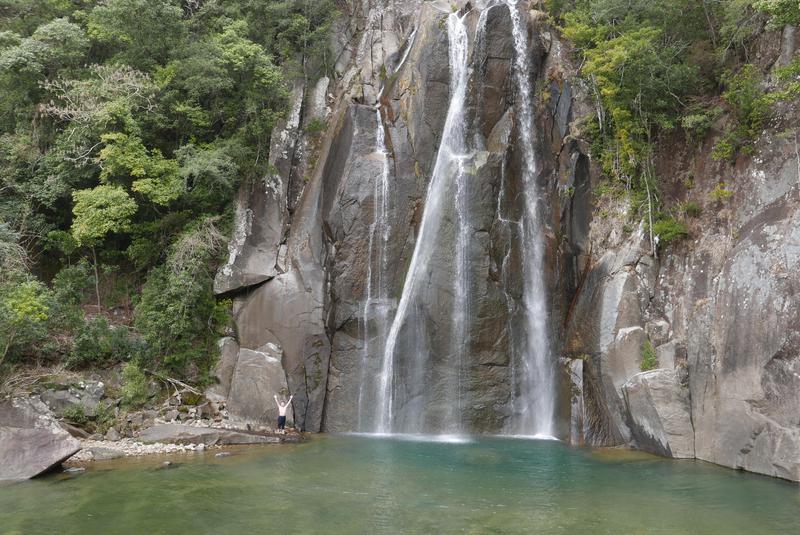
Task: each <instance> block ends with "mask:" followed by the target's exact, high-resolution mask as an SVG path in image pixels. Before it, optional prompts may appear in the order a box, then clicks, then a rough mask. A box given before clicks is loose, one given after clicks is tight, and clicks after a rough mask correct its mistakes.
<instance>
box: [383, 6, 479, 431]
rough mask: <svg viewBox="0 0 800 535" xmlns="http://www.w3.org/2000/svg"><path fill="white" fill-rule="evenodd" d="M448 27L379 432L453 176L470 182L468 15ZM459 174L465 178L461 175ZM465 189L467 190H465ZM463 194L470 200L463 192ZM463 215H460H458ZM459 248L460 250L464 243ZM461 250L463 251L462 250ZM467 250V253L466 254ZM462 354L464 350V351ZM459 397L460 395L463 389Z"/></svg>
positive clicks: (386, 364) (386, 366) (390, 408)
mask: <svg viewBox="0 0 800 535" xmlns="http://www.w3.org/2000/svg"><path fill="white" fill-rule="evenodd" d="M447 30H448V38H449V45H450V47H449V51H450V75H451V77H450V79H451V92H450V104H449V107H448V110H447V117H446V119H445V125H444V131H443V134H442V141H441V144H440V147H439V152H438V154H437V156H436V163H435V165H434V169H433V176H432V178H431V182H430V185H429V186H428V193H427V196H426V200H425V211H424V214H423V216H422V222H421V224H420V230H419V235H418V236H417V240H416V244H415V247H414V254H413V255H412V258H411V265H410V266H409V269H408V272H407V273H406V278H405V282H404V284H403V293H402V296H401V297H400V303H399V305H398V308H397V312H396V314H395V316H394V318H393V320H392V325H391V328H390V329H389V334H388V336H387V338H386V345H385V349H384V353H383V363H382V368H381V373H380V380H379V388H378V403H377V410H378V418H377V425H376V431H377V432H379V433H389V432H391V431H393V428H392V427H393V419H394V409H395V407H394V374H395V351H396V349H397V343H398V337H399V335H400V330H401V328H403V326H404V325H405V323H406V321H407V319H408V315H409V308H410V307H411V304H412V302H413V300H414V298H415V297H416V296H417V292H418V290H419V285H420V281H421V280H422V279H423V278H424V277H425V276H426V269H427V266H428V263H429V261H430V259H431V256H432V254H433V249H434V247H435V243H436V240H435V237H436V232H437V230H438V229H439V227H440V223H441V221H442V218H443V215H444V212H445V201H446V200H447V199H446V197H447V192H448V191H449V190H450V188H451V186H452V182H453V180H456V181H457V188H458V186H459V184H458V181H459V180H461V181H462V182H463V181H464V180H465V179H464V178H463V175H464V159H465V158H466V157H467V154H466V152H467V147H466V117H465V103H466V94H467V82H468V80H469V69H468V38H467V29H466V26H465V25H464V21H463V18H462V17H459V16H458V14H457V13H451V14H450V15H449V16H448V18H447ZM459 177H462V178H460V179H459ZM462 185H463V184H462ZM460 191H464V188H462V189H461V190H460ZM460 197H463V198H464V199H465V197H464V196H460ZM457 208H458V207H457ZM460 218H461V216H459V219H460ZM460 220H461V219H460ZM464 223H465V222H464ZM464 228H465V225H464V224H461V223H459V232H458V234H459V238H458V239H459V240H461V238H462V233H463V232H462V229H464ZM458 247H459V248H460V244H459V245H458ZM458 254H462V253H461V252H460V251H459V253H458ZM463 254H466V252H464V253H463ZM465 261H466V259H465V257H460V258H458V259H457V264H458V266H462V265H463V263H464V262H465ZM463 269H464V268H462V267H457V270H463ZM459 278H460V277H459ZM456 284H457V285H458V286H457V287H456V288H455V290H456V293H457V294H458V293H459V292H463V296H459V295H456V297H455V300H456V301H458V300H459V299H466V292H467V288H466V287H462V286H461V282H459V281H457V282H456ZM462 312H463V311H462ZM465 317H466V316H462V317H461V318H454V325H453V327H454V328H453V332H454V336H455V333H457V332H458V330H459V329H462V330H463V325H464V321H465V320H464V318H465ZM412 334H413V333H412ZM459 347H460V348H461V349H459V350H458V351H463V338H462V339H461V341H460V343H459ZM459 355H461V354H460V353H459ZM413 358H415V359H418V360H419V359H427V358H428V355H426V354H422V353H421V352H418V353H417V354H415V355H413ZM457 373H458V374H459V375H457V377H459V378H460V371H458V372H457ZM459 387H460V384H457V385H455V388H459ZM457 399H460V393H459V394H458V398H457ZM456 410H458V407H456Z"/></svg>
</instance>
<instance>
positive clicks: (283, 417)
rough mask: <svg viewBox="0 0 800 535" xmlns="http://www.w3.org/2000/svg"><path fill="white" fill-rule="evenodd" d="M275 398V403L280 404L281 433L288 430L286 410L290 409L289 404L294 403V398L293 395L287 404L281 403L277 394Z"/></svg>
mask: <svg viewBox="0 0 800 535" xmlns="http://www.w3.org/2000/svg"><path fill="white" fill-rule="evenodd" d="M273 397H274V398H275V403H277V404H278V429H279V430H281V431H285V428H286V409H288V408H289V404H290V403H291V402H292V398H293V397H294V396H293V395H292V396H289V399H288V400H287V401H286V403H281V402H280V401H278V395H277V394H275V395H274V396H273Z"/></svg>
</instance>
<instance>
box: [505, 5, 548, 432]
mask: <svg viewBox="0 0 800 535" xmlns="http://www.w3.org/2000/svg"><path fill="white" fill-rule="evenodd" d="M505 1H506V4H507V5H508V8H509V11H510V12H511V22H512V33H513V38H514V50H515V54H514V78H515V81H516V85H517V99H516V102H515V107H516V113H517V118H518V121H517V124H518V126H517V130H518V132H519V135H520V143H519V145H520V146H521V148H522V153H523V154H522V156H523V158H522V159H523V162H522V163H523V175H524V182H525V221H524V224H523V226H522V238H523V239H522V253H523V254H522V257H523V282H524V295H523V304H524V308H525V326H526V331H527V332H526V344H525V354H524V355H523V358H522V359H521V360H522V362H521V368H522V369H521V370H519V371H521V373H516V375H518V376H519V381H520V384H519V399H518V400H516V401H518V405H519V410H518V414H517V415H516V421H515V424H514V432H515V433H517V434H522V435H540V436H548V437H550V436H552V435H553V434H554V418H555V370H554V366H553V361H552V352H551V345H550V336H549V333H548V311H547V297H546V286H545V280H544V229H543V222H542V215H541V214H540V208H541V207H540V204H541V199H540V192H539V188H538V186H537V184H536V177H537V174H538V172H539V165H538V161H537V157H536V152H535V147H534V137H533V129H534V121H533V101H532V94H531V83H530V64H529V62H528V29H527V24H526V23H525V22H524V21H523V19H522V16H521V14H520V7H519V6H518V5H517V4H518V1H517V0H505ZM515 372H516V370H515Z"/></svg>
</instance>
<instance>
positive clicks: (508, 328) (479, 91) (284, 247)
mask: <svg viewBox="0 0 800 535" xmlns="http://www.w3.org/2000/svg"><path fill="white" fill-rule="evenodd" d="M457 4H458V7H459V8H460V9H463V10H464V12H466V11H468V10H469V9H470V8H471V9H472V11H470V12H469V15H468V18H467V21H468V27H469V28H470V32H471V35H472V36H474V39H473V40H472V42H471V46H470V57H471V59H470V65H471V68H472V71H471V73H470V86H469V91H468V93H469V97H468V103H467V106H468V114H469V116H470V125H469V136H470V138H471V139H474V140H475V144H476V146H478V147H480V150H478V151H476V153H475V154H476V156H475V158H474V161H473V162H472V165H473V166H474V167H473V170H472V171H471V174H470V176H471V181H472V183H474V184H475V185H476V186H477V187H475V188H473V189H472V196H471V197H470V198H469V201H468V202H469V205H470V210H471V212H472V214H473V216H474V217H473V220H471V221H470V226H471V229H470V230H471V233H472V240H473V242H472V243H473V244H474V247H473V249H472V250H471V253H470V258H469V263H470V272H471V273H473V274H474V276H473V278H472V279H471V287H470V295H471V299H472V302H473V303H474V307H473V308H472V309H471V319H470V325H469V340H468V346H469V349H470V351H469V357H468V360H469V362H468V363H467V366H466V368H467V370H468V372H467V374H466V386H465V388H466V392H467V396H468V400H469V403H468V405H467V407H466V409H465V414H466V420H467V421H468V426H469V429H470V430H472V431H475V432H491V433H497V432H503V430H504V429H505V428H506V426H507V422H508V418H509V416H510V415H511V412H512V410H513V407H512V400H513V397H514V383H513V377H512V370H511V363H512V362H513V360H514V359H515V358H520V355H519V347H518V345H519V343H518V340H516V339H515V338H516V337H515V332H517V333H518V332H520V331H519V329H520V328H521V319H520V315H521V314H520V312H521V309H520V303H521V291H522V289H521V285H522V281H521V280H520V272H521V269H519V266H520V261H521V255H520V250H519V235H518V232H517V231H516V230H515V226H514V225H513V224H510V222H511V223H513V221H514V220H515V219H518V218H519V216H520V213H521V209H522V206H521V204H520V203H521V193H522V187H523V182H522V180H521V177H520V165H521V161H520V158H521V150H520V147H519V146H518V143H519V137H520V136H519V135H518V133H517V131H516V128H517V126H518V125H517V124H516V122H515V116H514V99H515V97H516V95H515V88H514V87H513V76H512V73H511V68H512V67H511V61H512V58H513V44H512V42H511V31H510V20H509V15H508V9H507V7H505V6H504V5H503V3H502V2H490V1H479V2H458V3H457ZM531 4H533V3H531ZM492 6H494V7H492ZM526 7H534V6H532V5H530V6H529V5H527V4H526ZM451 10H452V7H451V5H450V3H449V2H422V1H409V2H392V1H388V2H374V3H373V2H368V1H367V0H364V1H363V2H361V3H355V4H354V5H353V6H352V9H351V11H350V12H349V13H348V14H347V16H345V17H343V18H342V20H341V21H340V22H339V25H340V27H339V28H337V30H336V31H335V32H334V41H333V42H332V45H331V46H332V48H333V50H334V52H335V56H336V57H337V58H338V59H337V63H336V73H335V76H333V77H332V79H330V80H329V79H327V78H324V79H322V80H320V81H318V82H315V84H314V85H313V86H308V87H306V86H304V85H303V84H302V83H298V84H297V85H296V87H295V88H294V98H295V101H294V107H293V109H292V113H291V114H290V115H289V116H288V117H287V119H286V120H285V123H284V124H283V125H281V126H280V128H278V129H276V131H275V133H274V135H273V139H272V143H271V150H270V157H269V162H270V164H271V167H270V169H271V170H272V171H271V172H270V174H268V175H267V176H265V177H264V178H263V180H259V181H255V182H253V183H249V184H245V185H244V186H243V188H242V190H241V191H240V196H239V200H238V203H237V209H236V227H235V233H234V236H233V239H232V242H231V253H230V258H229V262H228V263H227V265H226V266H225V267H223V268H222V269H221V270H220V273H219V274H218V277H217V280H216V289H217V291H218V292H219V293H220V294H221V295H227V296H231V297H233V299H234V316H235V320H236V337H235V338H236V339H235V341H232V342H229V343H228V345H227V346H226V347H227V349H226V350H224V351H223V353H224V354H225V355H227V356H226V357H225V358H224V359H223V361H224V364H222V363H221V367H222V371H221V375H222V376H224V377H228V378H230V379H225V380H223V383H226V382H227V381H230V384H229V385H228V384H223V385H220V386H218V387H217V395H220V396H222V397H227V398H228V399H229V403H230V401H231V396H233V397H237V396H235V395H233V393H234V392H240V393H241V392H243V391H246V389H245V390H242V386H241V385H240V383H242V382H246V381H250V382H251V383H252V377H251V375H252V373H257V374H261V375H263V377H264V378H263V380H262V382H261V383H259V384H262V386H263V388H262V387H255V386H254V387H253V388H252V389H251V390H253V391H256V392H261V390H264V392H266V390H269V389H274V388H282V387H283V385H285V388H287V389H288V391H291V392H292V393H293V394H294V395H295V400H294V410H295V411H294V412H295V420H296V423H297V424H298V426H300V427H302V428H304V429H307V430H312V431H319V430H324V431H331V432H338V431H353V430H356V429H357V428H358V422H359V412H358V407H359V399H360V396H363V395H364V394H363V385H364V381H365V380H366V381H369V380H376V373H377V370H378V369H379V368H378V366H379V363H378V357H379V356H378V355H366V354H365V346H364V340H365V338H366V337H368V336H369V335H370V333H371V332H373V331H372V329H374V326H371V325H370V322H369V318H365V315H364V306H363V304H364V299H365V295H366V287H365V285H366V280H367V276H366V273H367V270H368V262H369V260H368V256H369V255H368V254H367V249H368V246H369V231H370V225H371V223H372V221H373V220H374V218H375V211H376V199H375V196H374V191H375V181H376V180H378V179H379V177H380V176H381V173H382V165H383V163H382V159H381V158H380V157H379V156H380V155H379V154H377V153H376V145H375V140H376V133H377V131H378V129H380V128H382V129H383V132H384V137H385V142H386V148H387V151H388V152H389V153H390V160H389V161H390V179H391V191H392V198H391V202H390V203H389V215H388V217H389V220H390V222H391V225H390V226H391V229H392V232H391V238H390V240H389V247H388V250H387V262H388V264H389V265H390V266H392V270H390V276H389V279H390V280H389V282H388V285H389V286H390V287H391V289H392V295H394V296H396V297H397V296H399V295H400V293H401V292H402V284H403V281H404V276H405V271H406V269H407V266H408V265H409V262H410V258H411V255H412V252H413V249H414V244H415V241H416V239H417V233H418V230H419V223H420V220H421V217H422V211H423V210H424V200H425V193H426V190H427V186H428V181H429V179H430V176H431V172H432V168H433V165H434V161H435V157H436V152H437V148H438V146H439V142H440V138H441V135H442V129H443V125H444V120H445V113H446V110H447V105H448V100H449V96H450V95H449V92H450V80H449V76H448V73H449V69H448V40H447V32H446V27H445V25H444V24H443V21H444V20H445V17H446V16H447V15H448V14H449V13H450V12H451ZM525 13H526V15H527V19H528V22H529V28H530V39H529V42H530V43H531V51H530V53H531V58H532V64H533V67H534V68H533V72H532V73H531V76H532V79H533V81H534V87H535V90H536V107H537V116H536V123H537V136H536V143H537V147H536V148H537V152H538V154H539V160H540V165H541V171H540V175H539V177H538V180H539V183H540V186H541V188H542V191H543V192H544V193H545V196H546V200H547V202H546V203H545V204H546V205H547V207H548V213H547V214H546V215H545V229H546V230H545V232H546V243H547V250H546V257H547V272H546V277H547V279H548V281H549V287H550V289H551V292H550V294H549V296H548V297H549V301H550V305H551V307H550V311H551V316H550V318H551V329H552V331H553V338H554V339H555V340H558V341H559V344H560V345H559V347H558V348H557V349H559V350H560V353H561V357H562V359H561V362H562V363H563V364H564V366H563V369H564V373H563V376H562V381H561V388H560V394H559V395H560V398H559V404H558V405H559V414H560V427H559V435H560V436H562V437H563V438H565V439H567V438H568V439H569V440H571V441H572V442H574V443H585V444H588V445H595V446H605V445H620V444H632V445H634V446H637V447H639V448H642V449H645V450H647V451H651V452H654V453H658V454H661V455H667V456H672V457H681V458H684V457H685V458H693V457H696V458H699V459H704V460H708V461H711V462H715V463H719V464H722V465H725V466H731V467H736V468H743V469H746V470H750V471H755V472H760V473H765V474H770V475H775V476H779V477H784V478H788V479H795V480H800V421H798V417H797V415H798V414H800V310H798V307H799V306H800V305H798V300H797V291H798V286H799V285H800V275H799V274H798V273H800V272H798V270H797V268H796V266H797V265H798V259H799V258H798V257H799V256H800V224H799V223H800V221H798V219H800V215H799V214H798V206H800V174H799V172H798V170H799V169H800V167H799V165H800V164H799V163H798V162H800V157H798V156H797V154H798V153H797V142H796V139H795V137H792V136H787V135H782V134H779V133H778V132H783V131H786V130H787V129H788V128H789V127H791V126H792V125H793V124H796V122H797V119H798V118H800V117H798V111H797V109H796V107H795V105H794V104H792V105H787V106H786V108H785V109H783V110H780V113H779V114H777V115H778V117H781V118H782V119H781V120H780V121H777V122H776V123H774V124H770V125H769V127H768V128H767V130H765V132H764V133H763V135H762V136H761V138H760V139H759V140H758V143H757V145H756V151H755V153H754V154H753V155H752V156H748V157H740V158H739V160H737V162H736V163H735V165H729V164H727V163H724V162H715V161H714V160H712V159H711V157H710V153H711V147H713V143H714V141H715V139H716V137H717V136H719V135H720V133H721V131H722V130H723V129H724V126H725V123H724V122H725V121H726V120H727V119H726V118H724V117H723V118H722V119H720V122H719V123H718V124H716V125H715V126H714V129H713V131H712V133H711V134H710V135H709V137H708V138H707V139H706V140H705V141H704V142H703V143H702V145H700V146H696V145H691V144H689V143H688V142H687V141H686V140H685V139H683V137H682V136H680V135H678V134H676V135H670V136H665V137H664V138H663V139H661V140H659V146H660V147H662V150H661V156H660V157H658V158H657V161H656V165H657V168H658V175H659V177H660V180H661V182H662V192H661V195H662V202H663V203H664V205H665V206H673V207H674V206H676V205H677V204H678V203H681V202H686V201H693V202H696V203H698V205H700V207H701V214H700V216H699V217H697V218H695V219H694V220H693V221H692V223H691V227H692V228H691V238H690V239H688V240H685V241H683V242H679V243H676V244H670V245H669V246H667V247H662V248H660V250H659V251H658V255H654V254H653V250H652V247H651V244H650V242H649V237H648V235H647V232H646V227H645V226H644V224H641V225H639V226H638V227H637V226H636V225H634V226H633V228H629V227H628V226H627V225H625V224H624V223H625V219H626V217H627V216H626V213H627V203H626V202H625V201H621V200H614V199H607V198H605V199H603V200H599V199H598V197H597V196H596V195H595V193H594V188H595V187H596V186H597V185H598V184H599V182H600V173H599V171H598V169H597V168H596V165H595V164H594V163H593V162H592V159H591V153H590V150H589V144H588V142H587V140H583V139H581V138H580V134H579V131H578V130H577V129H576V125H577V124H579V123H580V121H581V120H583V119H584V118H585V117H587V116H591V115H592V114H593V113H594V109H593V98H592V97H591V95H590V94H589V93H588V91H587V90H586V88H584V87H583V86H582V85H581V83H580V82H579V81H578V79H577V77H576V66H575V65H574V64H573V63H572V59H571V55H570V50H569V46H568V43H565V42H563V41H562V40H561V39H560V38H559V36H558V34H557V32H555V31H554V30H553V29H552V28H550V27H549V26H548V25H547V23H546V21H545V20H544V19H545V17H544V16H543V14H542V13H540V12H538V11H536V10H535V9H525ZM482 16H483V19H481V17H482ZM483 23H485V29H484V30H483V31H484V33H483V35H482V39H483V40H481V38H479V36H478V33H479V32H477V31H476V30H477V28H478V25H479V24H483ZM765 39H767V40H768V39H772V40H773V41H776V43H777V44H775V46H766V45H765V46H763V47H761V50H762V52H763V53H761V56H759V58H760V59H759V61H760V62H761V66H762V67H763V68H764V69H765V70H768V69H769V68H770V66H771V65H772V64H773V63H774V62H776V61H783V62H784V63H785V62H786V61H787V58H791V57H792V56H793V54H795V53H796V51H795V49H794V48H795V47H794V43H793V41H792V40H791V39H788V40H787V39H783V40H781V39H780V35H779V34H776V35H772V36H769V35H768V36H766V37H765ZM376 109H377V110H379V111H380V113H379V114H378V113H376ZM379 117H380V122H379ZM312 119H323V120H325V121H326V122H327V125H328V128H327V131H326V132H325V133H324V134H323V135H322V136H321V137H319V138H315V137H312V136H308V135H306V134H305V133H304V125H307V124H308V122H309V121H311V120H312ZM720 182H725V184H727V187H729V188H730V189H731V190H732V191H733V192H734V194H733V196H732V198H731V199H730V200H728V201H716V200H714V198H713V197H712V195H711V192H712V191H713V190H714V188H716V187H717V185H718V184H719V183H720ZM687 183H691V184H693V188H692V189H687V188H686V186H685V184H687ZM450 219H452V216H451V217H450ZM448 224H452V221H449V222H448V221H447V218H446V221H445V223H443V225H445V226H446V225H448ZM432 262H433V263H434V264H436V266H437V267H436V269H434V270H432V272H436V273H439V274H440V276H445V277H446V275H447V274H448V273H453V266H452V263H453V259H452V258H448V257H447V255H439V256H435V257H434V258H433V260H432ZM441 282H442V281H437V280H436V279H432V280H431V281H430V282H429V284H432V285H436V284H439V283H441ZM447 299H448V297H447V295H446V292H442V294H441V297H440V299H439V300H438V301H437V302H436V303H434V302H431V303H425V304H424V305H423V306H424V308H425V310H426V318H427V321H429V322H431V325H434V326H435V327H436V329H437V332H438V333H440V334H441V336H442V337H446V336H447V328H448V327H447V326H446V323H447V321H446V320H447V318H444V317H441V310H444V309H446V308H447V307H445V306H443V303H446V300H447ZM449 299H452V297H449ZM435 338H436V337H434V338H433V339H430V340H421V341H419V342H418V343H424V344H428V350H429V351H431V352H432V354H437V351H438V349H439V348H438V346H437V340H436V339H435ZM648 342H649V343H650V344H651V345H652V346H653V348H654V351H655V353H656V355H657V360H658V368H657V369H655V370H651V371H647V372H642V371H641V359H642V354H643V348H644V347H645V345H646V344H647V343H648ZM231 344H236V345H235V349H231V348H232V347H233V346H231ZM254 355H267V356H269V357H270V358H272V359H273V360H272V361H270V362H271V363H272V364H273V365H270V366H266V365H264V366H260V367H258V366H255V365H253V362H252V361H253V357H254ZM243 356H246V358H247V360H248V362H250V364H247V366H245V365H244V364H242V365H241V366H240V362H239V361H241V360H242V359H243V358H244V357H243ZM263 360H264V361H265V362H266V358H265V359H263ZM277 360H279V361H280V366H275V365H274V361H277ZM262 364H263V363H262ZM399 365H400V366H401V367H402V366H403V365H404V363H403V362H402V361H400V363H399ZM447 367H448V363H447V361H446V360H445V359H444V358H443V359H442V361H441V362H438V363H437V362H432V363H431V365H430V367H429V368H428V369H426V370H424V373H427V374H431V375H432V376H437V374H444V373H446V370H447ZM256 369H258V371H257V372H250V371H245V370H256ZM240 370H241V372H240ZM237 377H238V378H237ZM442 384H444V383H442ZM415 387H416V385H415V383H414V382H413V381H409V382H408V384H405V385H402V388H403V389H405V390H404V393H403V398H404V399H406V400H407V402H408V404H409V407H413V401H412V400H414V399H415V398H419V397H420V396H421V393H420V392H417V391H415ZM262 394H263V392H262V393H257V394H252V396H254V399H256V400H257V401H255V402H252V399H249V397H250V394H244V395H243V396H242V395H238V397H240V398H241V399H240V401H241V403H242V406H245V407H246V406H248V403H249V404H250V408H247V409H242V411H241V413H242V418H243V419H248V418H250V419H257V418H256V416H255V412H257V408H258V406H259V404H260V403H261V401H260V399H261V397H262ZM234 405H236V402H234ZM428 410H429V412H430V414H431V415H433V416H431V418H435V417H436V416H435V415H436V414H437V412H440V411H441V410H443V409H442V407H441V406H440V405H437V398H436V397H435V396H434V398H433V399H432V401H431V402H430V405H429V407H428Z"/></svg>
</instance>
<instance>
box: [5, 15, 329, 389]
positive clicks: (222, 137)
mask: <svg viewBox="0 0 800 535" xmlns="http://www.w3.org/2000/svg"><path fill="white" fill-rule="evenodd" d="M337 15H338V13H337V10H336V8H335V5H334V3H333V2H332V1H331V0H0V94H2V95H3V98H2V100H1V101H0V263H1V264H2V266H1V268H2V271H0V373H2V371H3V369H6V370H8V369H9V368H10V367H12V366H14V365H15V364H20V363H43V364H50V363H56V362H63V363H66V364H67V365H68V366H71V367H75V368H80V367H86V366H102V365H106V364H110V363H114V362H120V361H129V362H131V363H132V365H130V366H129V374H133V375H136V371H135V370H133V368H137V369H139V371H141V370H145V369H166V370H167V371H169V372H170V373H174V374H176V375H180V376H185V377H186V376H188V377H189V378H191V379H193V380H196V381H202V380H203V378H204V375H205V374H206V372H207V370H208V368H209V365H210V364H212V363H213V359H214V358H215V353H216V346H215V341H216V339H217V338H218V337H219V336H220V333H221V332H222V331H224V329H225V328H226V326H227V323H228V318H227V314H228V308H229V303H227V302H218V301H217V300H215V298H214V295H213V293H212V281H213V274H214V271H215V270H216V268H217V266H218V263H219V260H220V258H221V257H222V254H223V252H224V249H225V243H226V236H227V235H228V230H227V228H228V227H229V226H230V220H231V204H232V199H233V194H234V191H235V190H236V188H237V185H238V184H239V183H240V182H241V181H242V180H246V179H248V178H254V179H257V178H259V177H263V176H265V175H266V174H267V173H268V169H267V154H266V152H267V149H268V146H269V139H270V132H271V130H272V128H273V127H274V126H275V124H276V121H278V120H279V119H280V118H281V117H282V116H283V115H284V113H285V112H286V111H287V110H286V108H287V104H288V103H287V100H288V96H289V84H290V83H291V81H292V80H296V79H313V78H314V77H318V76H320V75H321V74H323V73H324V72H325V70H326V69H328V68H329V65H328V57H327V54H328V49H329V33H330V28H331V24H332V22H333V21H334V19H335V17H336V16H337ZM130 370H133V371H130Z"/></svg>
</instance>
